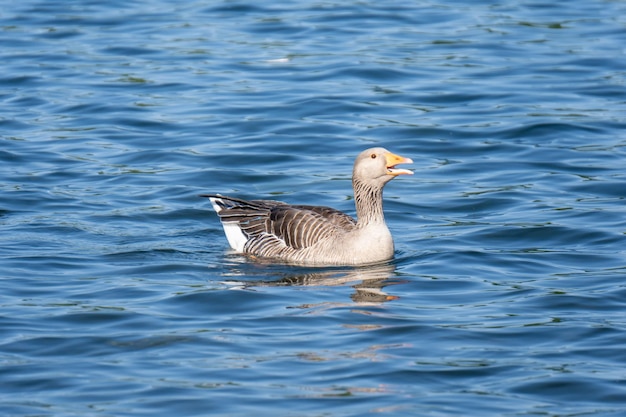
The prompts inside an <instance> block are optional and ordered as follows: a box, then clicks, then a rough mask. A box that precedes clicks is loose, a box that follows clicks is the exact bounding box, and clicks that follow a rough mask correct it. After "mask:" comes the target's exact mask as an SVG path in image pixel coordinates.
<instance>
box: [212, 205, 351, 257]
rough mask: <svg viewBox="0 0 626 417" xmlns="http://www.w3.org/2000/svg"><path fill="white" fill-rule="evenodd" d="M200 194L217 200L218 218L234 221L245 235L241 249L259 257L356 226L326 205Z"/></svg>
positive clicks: (299, 245)
mask: <svg viewBox="0 0 626 417" xmlns="http://www.w3.org/2000/svg"><path fill="white" fill-rule="evenodd" d="M203 197H215V198H217V199H219V200H220V207H221V208H222V210H221V211H220V212H219V213H218V214H219V217H220V220H221V221H223V222H236V223H237V224H238V225H239V227H240V228H241V231H242V232H243V233H244V234H245V235H246V236H247V237H248V243H247V244H246V248H245V250H246V251H247V252H250V253H255V254H257V255H260V256H277V255H278V254H279V253H280V252H282V251H285V250H290V249H291V250H299V249H304V248H307V247H310V246H312V245H314V244H316V243H317V242H319V241H321V240H324V239H326V238H328V237H330V236H331V235H333V234H336V233H341V232H343V231H347V230H350V229H352V228H354V227H355V225H356V221H355V220H354V219H353V218H352V217H350V216H348V215H346V214H344V213H342V212H340V211H339V210H335V209H333V208H330V207H320V206H305V205H297V206H291V205H288V204H285V203H283V202H280V201H271V200H251V201H246V200H240V199H236V198H231V197H224V196H217V195H203Z"/></svg>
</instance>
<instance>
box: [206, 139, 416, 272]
mask: <svg viewBox="0 0 626 417" xmlns="http://www.w3.org/2000/svg"><path fill="white" fill-rule="evenodd" d="M412 162H413V161H412V160H411V159H409V158H403V157H401V156H398V155H395V154H393V153H391V152H389V151H387V150H386V149H384V148H371V149H367V150H365V151H363V152H361V153H360V154H359V155H358V156H357V158H356V160H355V163H354V168H353V171H352V186H353V189H354V201H355V205H356V213H357V219H356V220H355V219H353V218H352V217H351V216H349V215H347V214H345V213H342V212H341V211H339V210H335V209H333V208H330V207H324V206H310V205H290V204H287V203H283V202H281V201H272V200H250V201H246V200H241V199H238V198H233V197H225V196H221V195H219V194H204V195H202V197H208V198H209V200H210V201H211V204H212V206H213V208H214V209H215V211H216V213H217V214H218V216H219V218H220V221H221V223H222V226H223V228H224V233H225V235H226V239H227V240H228V243H229V244H230V246H231V247H232V248H233V249H234V250H235V251H237V252H241V253H247V254H250V255H254V256H258V257H262V258H271V259H275V260H277V261H281V262H286V263H296V264H304V265H361V264H369V263H376V262H382V261H386V260H389V259H391V258H393V253H394V245H393V239H392V237H391V233H390V232H389V229H388V228H387V225H386V223H385V218H384V215H383V200H382V197H383V192H382V191H383V187H384V186H385V184H386V183H387V182H389V181H390V180H392V179H393V178H395V177H396V176H397V175H402V174H412V172H411V171H409V170H406V169H398V168H395V166H396V165H397V164H406V163H412Z"/></svg>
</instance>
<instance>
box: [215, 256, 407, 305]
mask: <svg viewBox="0 0 626 417" xmlns="http://www.w3.org/2000/svg"><path fill="white" fill-rule="evenodd" d="M248 265H249V264H248ZM263 266H264V265H262V264H257V267H260V268H263ZM246 269H247V268H246ZM270 269H273V268H271V267H270ZM395 269H396V268H395V266H394V265H393V264H390V263H386V264H378V265H371V266H362V267H349V268H324V269H319V268H312V269H301V270H299V271H298V272H295V273H294V271H293V270H285V269H280V270H276V271H271V270H270V271H267V270H265V269H263V272H264V274H263V275H264V276H268V275H269V276H278V277H279V278H278V279H272V280H268V279H262V280H246V281H239V280H235V279H234V280H225V281H223V282H224V283H225V284H229V285H236V286H237V287H238V288H241V289H247V288H255V287H283V286H285V287H286V286H340V285H347V284H351V283H354V285H352V288H354V290H355V291H354V293H352V294H351V295H350V298H351V299H352V301H354V302H355V303H359V304H380V303H384V302H387V301H392V300H396V299H398V298H399V297H398V296H395V295H390V294H388V293H387V292H385V291H383V289H384V288H385V287H387V286H389V285H394V284H399V283H401V281H399V280H393V277H394V275H395ZM251 272H252V271H250V270H248V271H235V270H231V271H230V273H229V274H228V275H231V276H248V277H249V276H250V275H252V274H251ZM259 272H261V271H259V270H258V269H256V270H255V271H254V274H259Z"/></svg>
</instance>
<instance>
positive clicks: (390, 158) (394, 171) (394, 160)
mask: <svg viewBox="0 0 626 417" xmlns="http://www.w3.org/2000/svg"><path fill="white" fill-rule="evenodd" d="M385 161H386V162H387V175H393V176H394V177H395V176H396V175H413V171H409V170H408V169H400V168H396V165H398V164H412V163H413V160H412V159H411V158H405V157H403V156H400V155H396V154H393V153H391V152H386V153H385Z"/></svg>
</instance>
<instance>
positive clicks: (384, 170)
mask: <svg viewBox="0 0 626 417" xmlns="http://www.w3.org/2000/svg"><path fill="white" fill-rule="evenodd" d="M412 163H413V160H411V159H410V158H405V157H403V156H399V155H396V154H394V153H391V152H389V151H388V150H387V149H385V148H370V149H366V150H364V151H363V152H361V153H360V154H359V155H358V156H357V157H356V160H355V161H354V169H353V171H352V178H353V180H357V181H359V182H363V183H366V184H369V185H371V186H378V187H382V186H384V185H385V184H386V183H388V182H389V181H391V180H392V179H394V178H395V177H397V176H398V175H412V174H413V172H412V171H409V170H408V169H402V168H396V165H399V164H412Z"/></svg>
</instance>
